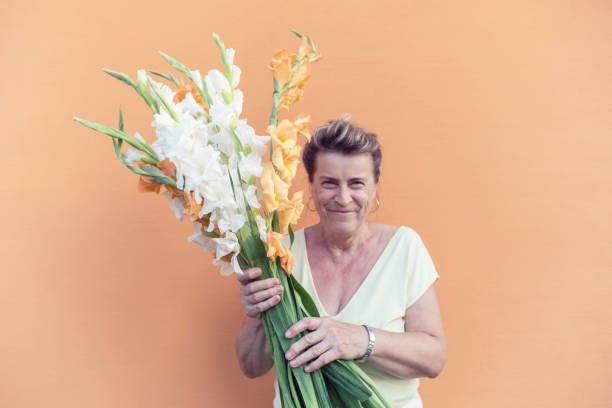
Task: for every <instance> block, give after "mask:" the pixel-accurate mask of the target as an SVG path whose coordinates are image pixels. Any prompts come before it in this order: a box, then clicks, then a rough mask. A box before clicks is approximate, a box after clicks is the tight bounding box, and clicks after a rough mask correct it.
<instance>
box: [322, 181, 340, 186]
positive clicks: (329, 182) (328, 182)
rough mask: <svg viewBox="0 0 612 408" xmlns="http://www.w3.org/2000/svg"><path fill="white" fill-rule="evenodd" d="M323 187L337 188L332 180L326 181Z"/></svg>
mask: <svg viewBox="0 0 612 408" xmlns="http://www.w3.org/2000/svg"><path fill="white" fill-rule="evenodd" d="M321 185H322V186H323V187H326V188H332V187H335V186H336V182H335V181H332V180H324V181H323V183H321Z"/></svg>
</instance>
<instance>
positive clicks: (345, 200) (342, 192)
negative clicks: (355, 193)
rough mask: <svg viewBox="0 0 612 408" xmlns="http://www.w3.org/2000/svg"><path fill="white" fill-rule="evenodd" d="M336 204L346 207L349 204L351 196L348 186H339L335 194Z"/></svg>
mask: <svg viewBox="0 0 612 408" xmlns="http://www.w3.org/2000/svg"><path fill="white" fill-rule="evenodd" d="M336 202H337V203H338V205H341V206H346V205H348V204H349V203H350V202H351V194H350V191H349V188H348V186H346V185H344V184H341V185H340V187H339V188H338V194H336Z"/></svg>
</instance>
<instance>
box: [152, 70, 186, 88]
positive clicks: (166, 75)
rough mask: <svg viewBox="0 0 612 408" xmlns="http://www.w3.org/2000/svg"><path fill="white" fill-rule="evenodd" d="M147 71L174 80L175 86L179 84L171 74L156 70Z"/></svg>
mask: <svg viewBox="0 0 612 408" xmlns="http://www.w3.org/2000/svg"><path fill="white" fill-rule="evenodd" d="M149 72H150V73H152V74H153V75H157V76H159V77H162V78H164V79H166V80H168V81H171V82H174V85H176V86H181V84H180V83H179V81H178V80H177V79H176V77H175V76H174V75H172V74H163V73H161V72H157V71H149Z"/></svg>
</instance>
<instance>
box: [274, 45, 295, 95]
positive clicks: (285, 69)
mask: <svg viewBox="0 0 612 408" xmlns="http://www.w3.org/2000/svg"><path fill="white" fill-rule="evenodd" d="M294 62H295V54H289V52H287V50H279V51H277V52H276V54H274V56H272V61H271V62H270V69H271V70H272V72H273V73H274V77H276V82H277V83H278V86H279V88H282V87H283V85H285V84H286V83H287V82H289V80H290V79H291V71H292V67H293V63H294Z"/></svg>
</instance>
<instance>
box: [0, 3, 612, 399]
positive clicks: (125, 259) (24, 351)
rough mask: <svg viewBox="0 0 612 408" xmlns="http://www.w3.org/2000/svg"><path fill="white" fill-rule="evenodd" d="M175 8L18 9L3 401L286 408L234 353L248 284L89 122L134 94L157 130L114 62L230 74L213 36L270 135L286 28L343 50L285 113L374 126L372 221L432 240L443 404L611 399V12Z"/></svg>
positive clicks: (1, 350) (429, 384)
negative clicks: (241, 295)
mask: <svg viewBox="0 0 612 408" xmlns="http://www.w3.org/2000/svg"><path fill="white" fill-rule="evenodd" d="M165 3H166V4H168V6H166V8H164V7H163V6H161V2H160V5H155V4H152V3H151V2H144V1H141V0H135V1H116V0H109V1H107V2H95V3H94V2H82V1H76V0H72V1H71V0H59V1H56V2H44V1H30V2H17V1H15V0H8V1H6V0H5V1H3V3H2V5H0V63H1V67H2V68H1V74H0V90H1V91H0V92H1V95H2V98H0V115H1V118H2V121H1V124H2V147H3V150H4V152H5V154H4V157H5V161H4V163H3V166H2V167H3V169H4V170H5V172H4V175H3V182H2V184H1V187H0V192H1V194H2V197H1V198H2V211H1V212H0V217H2V232H1V234H2V242H1V244H2V245H1V248H2V257H1V259H2V261H3V262H2V267H1V268H0V270H1V272H0V273H1V274H2V276H1V280H0V322H1V323H0V330H1V333H0V406H2V407H11V408H13V407H15V408H21V407H43V406H44V407H58V408H60V407H61V408H69V407H88V408H96V407H100V408H102V407H104V408H107V407H117V408H120V407H126V408H127V407H130V408H132V407H144V406H146V407H150V408H154V407H160V408H162V407H163V408H166V407H239V406H257V407H269V406H270V400H271V397H272V385H271V380H272V377H271V376H270V375H268V376H266V377H264V378H262V379H257V380H248V379H246V378H245V377H243V376H242V375H241V373H240V371H239V368H238V365H237V363H236V361H235V358H234V354H233V338H234V335H235V333H236V331H237V330H238V327H239V324H240V321H241V315H242V309H241V306H240V303H239V299H238V295H237V292H238V284H237V282H236V281H235V279H233V278H222V277H221V276H220V275H219V274H218V273H217V272H216V269H214V268H212V267H211V265H210V261H211V257H210V256H209V255H205V254H203V252H202V251H201V249H200V247H198V246H196V245H193V244H189V243H187V242H186V236H187V235H189V234H190V232H191V231H190V226H189V225H188V224H187V223H184V224H179V223H177V222H176V220H175V219H174V217H173V215H172V214H171V213H170V211H169V210H168V208H167V207H166V204H165V202H164V201H163V199H161V198H158V197H154V196H152V195H144V194H139V193H137V192H136V178H135V177H134V176H132V175H130V174H129V173H128V172H127V171H126V170H125V169H124V168H122V166H121V165H120V164H119V163H118V162H117V161H116V159H115V158H114V156H113V153H112V146H111V142H110V140H109V139H108V138H107V137H105V136H103V135H100V134H97V133H94V132H93V131H90V130H87V129H85V128H84V127H81V126H78V125H77V124H75V123H74V122H73V121H72V120H71V117H72V116H73V115H78V116H81V117H84V118H88V119H91V120H95V121H99V122H102V123H106V124H114V123H116V113H117V108H118V106H119V104H121V105H122V106H123V108H124V111H125V113H126V123H127V130H128V131H129V132H135V131H140V132H141V133H143V134H144V135H145V137H148V138H149V140H151V139H150V136H151V134H150V133H149V130H148V129H150V128H149V126H148V124H149V123H150V121H151V118H150V115H149V113H148V112H147V110H146V107H145V106H144V104H143V103H141V102H140V101H139V100H138V97H137V96H136V94H134V93H133V92H132V91H130V90H129V89H128V88H127V87H125V86H124V85H122V84H120V83H119V82H117V81H115V80H113V79H111V78H110V77H107V76H106V75H105V74H103V73H102V72H101V69H102V68H103V67H109V68H113V69H116V70H120V71H124V72H126V73H129V74H130V75H135V73H136V70H137V69H138V68H141V67H145V68H150V69H157V70H164V71H167V68H166V66H165V64H164V63H163V61H162V60H161V58H160V57H159V56H157V54H156V51H157V50H164V51H165V52H167V53H169V54H171V55H173V56H175V57H177V58H179V59H180V60H182V61H184V62H185V63H187V64H189V65H191V66H192V67H195V68H199V69H201V70H203V71H206V70H207V69H210V68H212V67H219V65H220V61H219V57H218V54H217V50H216V48H215V45H214V43H213V41H212V39H211V37H210V33H211V32H212V31H215V32H217V33H219V34H220V35H221V37H222V38H223V40H224V41H225V43H226V44H227V45H228V46H231V47H234V48H236V49H237V57H236V63H237V64H238V65H239V66H240V67H241V68H242V69H243V71H244V75H243V77H242V83H241V89H242V90H243V91H244V93H245V111H246V114H247V117H248V118H249V122H250V123H251V124H253V125H254V126H255V128H256V129H258V131H259V132H263V131H264V128H265V123H266V120H267V116H268V113H269V106H270V93H271V76H270V73H269V71H268V70H267V68H266V64H267V62H268V60H269V57H270V56H271V55H272V53H273V52H274V51H275V50H276V49H278V48H281V47H288V48H289V49H293V48H294V47H296V46H297V41H296V39H294V38H293V36H292V35H291V34H290V33H289V30H290V29H291V28H296V29H298V30H302V31H305V32H309V33H311V34H312V35H313V37H314V38H315V39H316V40H317V42H318V43H319V45H320V48H321V50H322V52H323V54H324V55H325V58H324V59H323V60H322V61H321V62H320V63H319V64H317V65H316V66H315V67H314V74H313V78H312V80H311V83H310V84H309V85H308V87H307V92H306V97H305V100H304V101H303V102H302V103H300V104H299V105H297V106H296V107H295V111H294V112H292V113H295V114H297V113H299V112H302V111H304V112H309V113H311V114H312V117H313V120H314V123H322V122H323V121H325V120H328V119H331V118H336V117H338V116H339V115H340V114H341V113H344V112H349V113H351V114H353V117H354V118H355V119H356V121H357V122H358V123H360V124H362V125H363V126H364V127H366V128H367V129H370V130H373V131H375V132H377V133H378V134H379V135H380V138H381V140H382V143H383V147H384V166H383V174H382V180H381V185H380V195H381V201H382V208H381V209H380V211H378V212H377V213H376V214H375V215H374V216H373V217H372V218H373V219H374V220H377V221H382V222H386V223H390V224H404V225H409V226H412V227H413V228H414V229H416V230H417V231H418V232H419V233H420V234H421V235H422V236H423V238H424V240H425V242H426V244H427V245H428V247H429V249H430V252H431V254H432V256H433V258H434V261H435V262H436V265H437V267H438V269H439V273H440V275H441V279H440V281H438V283H437V284H436V287H437V291H438V294H439V298H440V303H441V309H442V314H443V319H444V324H445V328H446V331H447V335H448V341H449V345H450V357H449V360H448V363H447V366H446V368H445V371H444V372H443V374H442V375H441V376H440V377H439V378H437V379H435V380H426V381H424V382H423V385H422V387H421V390H422V395H423V398H424V401H425V406H426V407H427V408H434V407H439V408H446V407H469V408H491V407H496V408H502V407H512V408H514V407H555V408H565V407H577V406H578V407H590V408H603V407H610V406H612V391H611V390H612V388H611V387H610V384H609V382H610V378H612V368H610V367H612V350H611V348H610V345H611V344H612V325H611V324H610V322H611V320H612V303H611V301H610V298H609V295H610V291H611V288H612V273H611V272H612V251H611V249H612V233H611V232H610V208H611V206H612V188H611V185H612V115H611V113H612V80H611V79H612V77H611V75H612V51H611V49H612V48H611V46H612V25H611V24H610V21H612V4H611V3H610V2H607V1H601V0H599V1H596V0H584V1H580V2H577V1H575V2H565V1H536V2H534V1H515V2H503V3H507V4H502V2H485V1H474V0H468V1H463V2H440V1H426V2H402V3H400V2H390V1H375V2H362V3H354V2H348V1H334V2H323V1H319V2H314V1H311V2H309V1H305V2H301V3H297V2H287V1H275V2H265V3H264V2H254V1H242V2H220V1H217V2H193V3H192V4H188V3H185V2H165ZM447 3H451V4H447ZM313 221H314V217H313V215H312V214H306V215H305V217H304V218H303V221H302V223H301V225H302V226H303V225H306V224H308V223H311V222H313ZM606 295H608V297H606Z"/></svg>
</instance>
